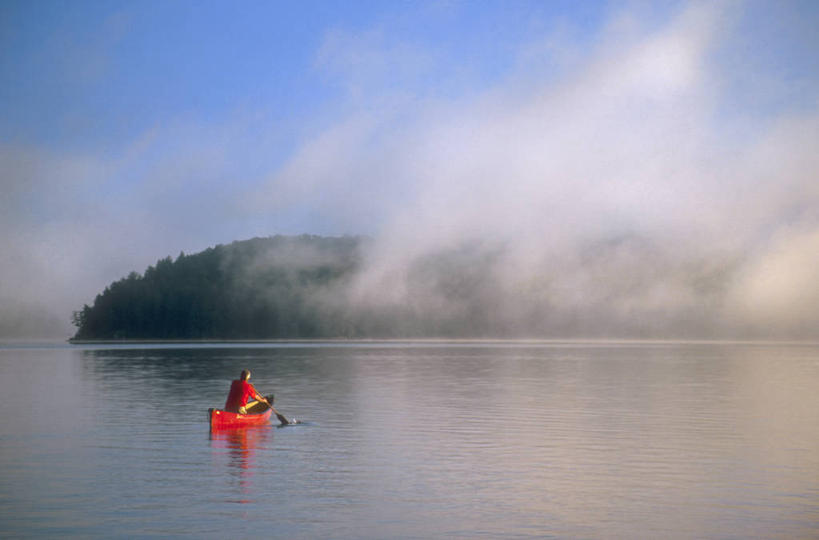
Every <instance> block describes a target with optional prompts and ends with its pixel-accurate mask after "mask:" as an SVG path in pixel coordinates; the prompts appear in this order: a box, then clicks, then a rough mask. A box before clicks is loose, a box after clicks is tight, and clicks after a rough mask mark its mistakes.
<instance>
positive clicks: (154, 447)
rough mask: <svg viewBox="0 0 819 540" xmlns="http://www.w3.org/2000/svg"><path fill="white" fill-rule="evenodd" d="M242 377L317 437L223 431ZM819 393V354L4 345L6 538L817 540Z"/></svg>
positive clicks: (299, 432) (512, 347)
mask: <svg viewBox="0 0 819 540" xmlns="http://www.w3.org/2000/svg"><path fill="white" fill-rule="evenodd" d="M244 368H248V369H251V370H252V371H253V374H254V375H253V382H254V384H255V386H256V387H257V388H258V389H259V391H260V392H262V393H263V394H269V393H275V394H276V406H277V409H279V410H280V411H281V412H282V413H283V414H285V416H288V417H293V416H297V417H298V418H302V419H306V420H308V421H310V424H309V425H305V426H297V427H292V428H291V427H288V428H287V429H281V430H279V429H274V428H273V427H272V426H265V427H261V428H248V429H244V430H227V431H217V432H210V433H209V426H208V423H207V419H206V414H205V412H206V411H207V409H208V408H209V407H220V406H221V405H222V404H223V403H224V400H225V396H226V394H227V391H228V388H229V386H230V381H231V380H232V379H235V378H236V377H237V376H238V374H239V372H240V371H241V369H244ZM817 388H819V346H816V345H805V344H802V345H800V344H790V345H785V344H713V343H712V344H703V343H700V344H692V343H639V342H635V343H601V342H597V343H577V342H550V343H463V342H456V343H421V344H412V343H368V344H363V345H359V344H329V343H322V344H315V345H313V344H309V343H308V344H285V345H283V346H279V345H275V344H267V345H264V346H253V347H249V346H224V345H222V346H192V347H183V346H172V347H159V346H152V347H139V346H133V347H109V348H105V347H89V348H74V347H63V348H58V347H49V348H25V347H19V346H17V347H15V348H2V347H0V407H1V409H0V410H2V411H3V415H2V418H1V419H0V503H2V504H0V536H12V537H14V536H27V535H35V536H36V535H57V536H64V535H68V536H81V537H87V536H92V537H93V536H102V537H106V536H110V535H111V534H112V533H114V534H120V535H123V536H144V535H156V536H160V537H164V536H171V535H176V534H187V535H191V536H194V537H208V538H223V537H226V536H244V535H253V534H260V533H264V534H266V535H272V536H274V537H282V538H315V537H333V538H392V537H415V538H430V537H435V538H439V537H447V538H448V537H475V536H483V537H490V538H511V537H537V538H542V537H561V538H577V537H584V538H612V537H616V538H634V537H639V538H715V537H719V538H723V537H731V538H815V537H819V395H818V394H817V392H816V389H817ZM43 395H45V396H48V399H47V401H45V402H44V401H43V400H34V401H32V399H31V397H32V396H43ZM237 503H241V504H237Z"/></svg>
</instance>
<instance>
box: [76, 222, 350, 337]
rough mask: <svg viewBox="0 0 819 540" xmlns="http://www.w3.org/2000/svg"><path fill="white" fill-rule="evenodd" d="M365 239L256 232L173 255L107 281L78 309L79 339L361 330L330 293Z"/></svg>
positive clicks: (341, 333)
mask: <svg viewBox="0 0 819 540" xmlns="http://www.w3.org/2000/svg"><path fill="white" fill-rule="evenodd" d="M363 242H364V239H362V238H359V237H339V238H324V237H318V236H308V235H303V236H297V237H285V236H275V237H270V238H254V239H252V240H246V241H239V242H234V243H232V244H229V245H225V246H223V245H219V246H216V247H214V248H209V249H206V250H205V251H203V252H201V253H197V254H195V255H185V254H180V255H179V257H177V259H176V260H173V259H171V257H167V258H165V259H161V260H159V261H158V262H157V263H156V265H155V266H150V267H149V268H148V269H147V270H145V273H144V274H142V275H140V274H138V273H137V272H132V273H131V274H130V275H128V277H126V278H124V279H121V280H119V281H116V282H114V283H112V284H111V285H109V286H108V287H106V289H105V290H104V291H103V292H102V293H101V294H99V295H98V296H97V297H96V299H95V300H94V304H93V305H92V306H88V305H86V306H84V307H83V308H82V309H81V310H80V311H76V312H75V313H74V315H73V322H74V324H75V326H77V333H76V334H75V336H74V338H73V339H75V340H94V339H101V340H105V339H260V338H299V337H304V338H315V337H337V336H345V335H357V334H359V333H360V332H359V331H358V330H356V328H355V327H353V326H351V322H350V321H349V320H347V319H346V318H345V317H344V316H343V314H342V313H341V312H339V311H337V310H334V309H333V307H332V303H328V302H326V301H324V300H323V297H324V296H332V294H331V291H334V290H338V289H340V288H344V286H345V283H346V282H347V281H348V280H349V279H351V277H352V276H353V274H354V273H355V271H356V269H357V266H358V265H359V263H360V260H361V255H360V250H361V247H362V243H363Z"/></svg>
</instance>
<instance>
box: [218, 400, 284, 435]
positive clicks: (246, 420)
mask: <svg viewBox="0 0 819 540" xmlns="http://www.w3.org/2000/svg"><path fill="white" fill-rule="evenodd" d="M272 413H273V409H271V408H270V407H268V406H267V404H266V403H262V402H260V401H254V402H251V403H248V404H247V414H239V413H232V412H227V411H223V410H221V409H208V417H209V418H210V427H211V429H220V428H241V427H248V426H259V425H263V424H267V423H268V422H270V415H271V414H272Z"/></svg>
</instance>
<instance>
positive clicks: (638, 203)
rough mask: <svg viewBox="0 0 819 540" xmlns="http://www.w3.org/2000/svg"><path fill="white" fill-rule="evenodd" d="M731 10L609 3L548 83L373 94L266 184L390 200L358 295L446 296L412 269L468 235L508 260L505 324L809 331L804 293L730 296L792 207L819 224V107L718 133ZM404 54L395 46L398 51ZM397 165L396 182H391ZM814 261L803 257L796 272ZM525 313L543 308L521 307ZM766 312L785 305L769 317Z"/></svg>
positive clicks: (747, 279) (742, 286) (753, 280)
mask: <svg viewBox="0 0 819 540" xmlns="http://www.w3.org/2000/svg"><path fill="white" fill-rule="evenodd" d="M736 13H737V12H735V11H734V12H732V11H731V10H727V9H723V8H715V7H713V6H711V5H708V4H692V5H690V6H688V7H686V8H685V9H683V10H682V11H681V12H680V13H679V14H678V15H677V16H676V17H674V18H673V19H672V20H671V21H670V22H668V23H667V24H666V25H665V26H662V27H661V28H659V29H657V28H653V29H651V30H650V31H647V30H646V29H644V28H641V27H640V26H639V25H632V24H626V23H623V21H624V20H627V19H628V17H627V16H624V17H621V18H615V19H614V22H613V23H612V25H611V27H610V28H609V29H608V30H607V33H606V37H605V38H604V39H602V40H601V42H600V45H599V47H598V48H592V49H590V50H589V51H588V52H586V53H585V55H584V54H579V55H575V58H576V59H577V60H576V65H575V66H574V67H573V68H572V69H567V70H565V71H564V72H562V73H561V75H560V76H559V77H558V78H556V79H555V78H553V77H550V78H547V80H546V81H545V82H544V83H543V84H542V85H541V86H537V85H532V84H531V82H530V81H527V83H526V84H525V85H523V86H520V87H518V86H515V84H516V81H520V80H523V79H525V77H519V76H517V75H516V74H511V75H510V76H509V77H508V81H509V82H508V84H507V83H504V82H501V83H500V84H498V85H497V86H495V87H494V88H490V89H488V90H486V91H484V92H482V93H480V94H478V95H473V96H470V97H468V98H460V99H457V100H447V99H444V98H440V99H427V97H426V96H425V98H423V99H418V100H416V101H415V102H412V103H410V104H408V105H406V106H407V107H408V108H409V110H411V111H412V112H411V113H410V114H407V110H408V109H407V108H406V107H405V108H403V109H401V114H400V115H399V114H396V113H395V112H394V111H393V110H392V109H390V108H389V107H384V108H383V109H377V110H373V107H367V108H366V110H365V111H360V112H354V113H353V114H352V115H351V116H350V117H349V118H348V119H347V120H346V121H345V123H344V124H340V125H339V126H336V127H331V128H329V129H328V130H326V131H325V132H324V133H323V134H322V135H320V136H319V137H317V139H316V141H320V144H314V145H308V146H305V147H303V148H302V150H301V151H300V152H299V153H298V154H297V158H296V159H294V160H291V161H290V162H289V163H288V165H287V166H286V167H285V169H284V172H283V173H280V174H278V175H273V176H272V177H271V182H272V185H274V186H279V185H282V184H286V183H288V182H291V183H292V182H293V179H298V180H297V181H298V182H302V183H303V184H302V185H303V186H309V187H307V188H306V189H305V193H304V199H303V200H301V201H300V202H299V201H291V202H293V203H295V204H297V205H299V204H307V205H309V204H310V202H309V198H310V197H311V196H313V194H315V193H317V192H320V191H321V190H322V189H324V188H326V187H327V186H334V189H339V186H341V189H345V188H346V189H349V190H350V191H351V192H353V193H356V194H360V196H361V198H360V200H359V199H358V198H356V199H354V200H350V199H348V198H344V197H338V198H331V199H330V200H328V201H323V204H324V206H323V208H324V211H326V212H329V213H332V214H343V213H345V212H355V211H360V210H361V209H362V208H363V207H364V206H363V205H364V204H368V205H370V206H372V207H378V206H381V205H383V206H384V207H387V208H390V209H391V211H390V212H388V213H387V214H386V215H385V216H384V217H385V219H384V220H383V222H382V225H381V228H380V230H379V232H378V234H377V235H376V237H377V242H376V244H375V247H374V248H373V250H372V251H371V252H370V259H369V264H368V265H367V267H366V268H365V270H364V271H363V272H362V274H361V275H360V276H359V280H358V283H357V286H356V287H355V288H354V292H353V297H354V298H355V299H356V301H359V302H364V303H367V304H373V303H382V304H384V303H387V304H393V305H395V306H398V305H413V306H415V307H416V308H417V309H418V310H419V311H423V310H425V309H426V310H429V311H431V312H436V313H441V312H443V311H446V306H445V305H443V304H442V303H441V298H440V296H436V293H435V285H434V283H430V284H426V289H427V293H428V294H426V295H424V294H421V291H422V290H423V289H424V286H419V284H418V283H417V282H416V281H413V280H414V279H416V278H417V274H416V273H414V270H413V269H414V268H417V265H418V262H419V261H422V260H424V258H425V257H430V256H434V255H435V254H438V255H441V254H443V253H445V252H446V250H447V249H452V250H457V249H460V248H463V246H469V245H473V246H474V245H475V244H476V243H478V245H484V246H489V247H488V248H487V249H489V250H490V251H492V250H494V251H495V252H496V253H498V254H499V255H496V256H497V257H500V261H499V262H498V261H495V262H493V263H492V266H491V267H490V268H489V269H488V270H487V274H488V275H489V276H491V277H492V282H491V284H489V285H487V286H488V287H491V289H492V291H496V292H497V291H501V292H500V293H498V294H497V297H496V298H494V299H493V301H494V302H495V304H493V308H494V309H496V310H497V311H498V313H497V317H499V318H500V319H501V320H500V322H499V326H500V327H506V328H511V327H514V326H515V325H521V324H522V325H523V326H522V327H521V331H531V332H542V331H547V332H548V331H549V330H550V328H551V330H552V331H554V329H558V330H560V331H566V332H569V333H578V334H584V333H591V334H600V333H608V334H624V333H627V334H629V335H670V334H673V335H684V336H689V335H701V336H711V335H721V334H733V335H766V334H768V333H769V334H770V335H786V334H788V332H787V329H793V328H795V327H798V328H800V329H801V330H800V331H799V332H796V333H798V334H800V335H806V334H810V332H808V331H807V330H806V328H807V327H806V326H805V325H803V324H801V322H800V321H801V320H803V319H802V317H803V316H804V310H802V309H800V308H798V306H794V311H793V312H791V315H787V313H788V310H787V307H788V306H789V305H790V304H789V303H787V302H786V303H785V304H784V305H780V306H774V305H771V308H772V309H771V310H767V309H766V308H765V307H764V306H766V305H769V304H770V302H767V303H765V302H763V303H761V304H760V308H759V310H758V311H759V313H756V312H755V311H754V310H750V311H749V310H747V309H745V310H739V309H738V308H737V307H736V306H737V304H736V301H735V296H736V295H740V296H741V295H742V294H743V293H742V292H739V291H744V290H746V289H748V290H749V294H750V297H752V298H754V297H757V296H759V295H760V294H762V293H760V292H759V291H758V289H759V287H761V285H759V283H760V278H759V277H758V276H759V272H760V270H758V265H760V264H763V267H764V266H765V265H766V264H769V263H762V262H761V261H763V260H767V259H768V258H770V257H774V255H770V254H766V252H765V251H764V249H763V250H762V251H761V252H759V251H757V250H759V246H760V245H765V244H766V243H767V238H768V237H769V236H770V234H771V232H772V231H775V230H778V229H779V228H780V227H782V226H783V225H785V224H788V223H789V222H791V221H793V220H796V221H798V222H800V223H801V224H802V225H803V226H804V227H807V228H808V230H809V231H811V230H813V229H811V227H814V226H815V222H814V221H812V219H813V218H814V217H815V216H811V215H810V214H811V211H812V210H811V209H815V208H817V207H819V204H817V203H819V196H817V193H816V188H815V187H813V186H815V185H816V182H815V180H814V178H813V173H812V171H815V170H816V168H815V157H814V156H815V152H814V151H813V150H812V149H811V148H810V147H811V144H810V142H809V141H813V140H816V137H815V134H814V130H815V126H816V116H815V115H814V116H811V117H803V119H802V120H800V121H795V120H793V119H791V118H789V117H788V115H787V114H783V115H780V117H779V118H775V119H774V120H773V121H768V122H759V123H757V124H756V128H757V129H756V130H755V131H754V132H751V133H744V134H743V137H742V138H737V139H730V140H726V139H725V138H724V137H723V135H724V134H725V133H726V132H727V130H726V129H725V126H724V123H725V122H731V121H733V119H732V118H731V116H730V113H729V112H728V110H727V109H725V108H724V107H723V106H722V104H723V103H724V102H725V101H726V100H730V96H726V95H724V94H723V93H722V91H723V89H724V85H723V73H722V71H723V70H724V69H726V66H724V65H721V64H720V63H719V62H718V61H717V59H716V58H715V55H714V54H713V52H714V51H715V50H716V49H718V48H719V47H720V46H722V40H724V36H725V35H729V34H730V32H731V31H733V30H735V26H734V21H733V20H732V19H731V17H736ZM334 43H335V46H336V47H342V46H343V45H344V44H343V43H339V42H334ZM358 48H359V45H358V44H355V46H354V49H355V50H358ZM334 54H335V55H336V56H337V57H339V58H347V55H346V54H345V52H344V51H339V50H338V49H337V48H336V49H335V50H334ZM570 56H571V55H570ZM356 58H359V57H358V56H356ZM401 60H402V58H401V55H400V52H397V53H396V55H395V56H394V57H393V58H392V63H393V64H396V65H400V64H401ZM377 63H378V65H382V64H383V63H384V61H383V59H382V58H380V59H379V60H378V62H377ZM358 68H359V69H363V68H362V67H361V66H358ZM520 69H526V66H525V65H521V66H520ZM356 79H357V77H356ZM365 119H366V120H365ZM349 126H356V127H357V131H356V132H355V134H354V136H352V137H351V136H350V133H349V132H348V131H347V129H346V128H347V127H349ZM361 141H366V144H360V143H361ZM330 150H331V151H330ZM317 171H318V172H317ZM394 179H400V180H399V181H398V182H396V185H400V186H404V187H403V191H402V192H401V193H400V195H401V196H400V198H399V197H397V196H396V193H395V192H392V191H391V190H390V189H383V186H384V185H385V184H386V185H390V182H391V181H393V180H394ZM406 186H411V188H409V189H408V188H407V187H406ZM395 200H400V201H401V204H400V205H399V206H398V207H396V206H395V204H394V203H395ZM364 201H367V202H366V203H365V202H364ZM334 205H336V206H334ZM811 238H812V237H811ZM801 245H803V246H804V245H805V244H804V243H803V244H801ZM749 253H751V254H749ZM756 256H759V257H762V259H757V258H756ZM782 257H784V256H782ZM776 260H781V261H782V264H783V265H785V266H787V264H789V263H790V262H796V261H795V259H794V258H792V257H791V258H789V257H784V258H778V259H776ZM817 272H819V271H817V270H815V269H814V270H810V269H808V270H805V271H804V272H802V273H800V274H799V275H800V276H801V277H800V278H799V281H800V283H801V282H802V281H804V280H806V279H809V278H811V279H816V278H819V274H818V273H817ZM781 275H782V276H785V274H784V273H783V274H781ZM782 279H783V280H784V281H787V280H785V279H784V277H783V278H782ZM759 290H761V289H759ZM765 290H767V289H765ZM492 294H494V293H492ZM492 294H489V295H490V296H492ZM788 298H792V296H791V297H788ZM792 299H793V298H792ZM481 305H482V307H484V308H486V307H488V306H487V305H486V303H483V304H481ZM450 307H452V306H451V305H450ZM533 313H539V314H541V315H543V314H549V315H548V318H549V321H547V323H544V324H542V325H541V324H539V323H538V322H537V321H532V320H528V321H527V314H533ZM760 313H766V314H767V315H768V316H770V317H774V318H776V319H777V321H779V322H778V323H777V324H776V325H773V326H772V327H771V328H767V329H766V328H763V327H761V326H760V325H759V324H757V323H756V322H754V321H758V320H760V317H761V315H760ZM777 314H778V315H777ZM796 314H800V315H796ZM543 316H545V315H543ZM724 317H729V320H727V321H726V320H725V319H724ZM731 318H732V319H731ZM549 325H551V327H550V326H549ZM768 330H771V331H770V332H767V331H768Z"/></svg>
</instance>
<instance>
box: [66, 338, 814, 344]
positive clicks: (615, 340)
mask: <svg viewBox="0 0 819 540" xmlns="http://www.w3.org/2000/svg"><path fill="white" fill-rule="evenodd" d="M65 342H67V343H69V344H71V345H197V344H202V345H208V344H226V345H231V344H239V345H241V344H271V345H275V344H279V343H282V344H287V343H348V344H356V343H385V344H390V343H429V344H435V343H441V344H445V343H463V344H469V343H475V344H491V343H498V344H504V343H507V344H521V345H526V344H531V345H550V344H552V345H555V344H565V345H573V344H575V345H584V344H585V345H589V344H601V345H604V344H615V345H616V344H620V345H630V344H632V345H640V344H645V345H676V344H689V345H742V344H748V345H768V344H769V345H788V344H790V345H819V341H811V340H772V339H767V340H759V339H685V338H665V339H662V338H660V339H657V338H444V337H431V338H430V337H428V338H420V337H409V338H344V337H337V338H277V339H217V338H214V339H67V340H65Z"/></svg>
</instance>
